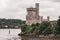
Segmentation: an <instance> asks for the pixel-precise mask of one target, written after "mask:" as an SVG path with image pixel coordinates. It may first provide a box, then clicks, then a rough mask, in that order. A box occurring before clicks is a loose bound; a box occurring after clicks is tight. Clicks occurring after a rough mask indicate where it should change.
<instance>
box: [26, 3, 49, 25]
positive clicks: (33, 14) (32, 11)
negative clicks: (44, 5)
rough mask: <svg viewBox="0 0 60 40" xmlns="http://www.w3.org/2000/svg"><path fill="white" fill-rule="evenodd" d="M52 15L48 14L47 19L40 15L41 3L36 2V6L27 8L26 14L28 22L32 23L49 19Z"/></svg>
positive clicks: (28, 23)
mask: <svg viewBox="0 0 60 40" xmlns="http://www.w3.org/2000/svg"><path fill="white" fill-rule="evenodd" d="M49 19H50V17H49V16H47V19H43V16H39V3H36V4H35V8H33V7H30V8H27V15H26V24H27V25H32V24H36V23H42V22H43V21H49Z"/></svg>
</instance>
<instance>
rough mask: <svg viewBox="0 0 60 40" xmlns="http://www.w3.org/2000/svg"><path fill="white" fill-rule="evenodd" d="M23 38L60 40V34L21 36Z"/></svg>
mask: <svg viewBox="0 0 60 40" xmlns="http://www.w3.org/2000/svg"><path fill="white" fill-rule="evenodd" d="M21 37H22V38H21V39H22V40H60V36H41V37H37V36H35V37H34V36H21Z"/></svg>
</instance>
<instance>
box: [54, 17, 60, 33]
mask: <svg viewBox="0 0 60 40" xmlns="http://www.w3.org/2000/svg"><path fill="white" fill-rule="evenodd" d="M55 33H56V34H60V17H59V19H58V20H57V27H56V28H55Z"/></svg>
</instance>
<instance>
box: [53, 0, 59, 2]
mask: <svg viewBox="0 0 60 40" xmlns="http://www.w3.org/2000/svg"><path fill="white" fill-rule="evenodd" d="M52 1H53V2H60V0H52Z"/></svg>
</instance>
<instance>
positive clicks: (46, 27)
mask: <svg viewBox="0 0 60 40" xmlns="http://www.w3.org/2000/svg"><path fill="white" fill-rule="evenodd" d="M38 33H39V34H51V33H52V31H51V24H50V22H47V21H44V22H42V23H41V25H40V27H39V29H38Z"/></svg>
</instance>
